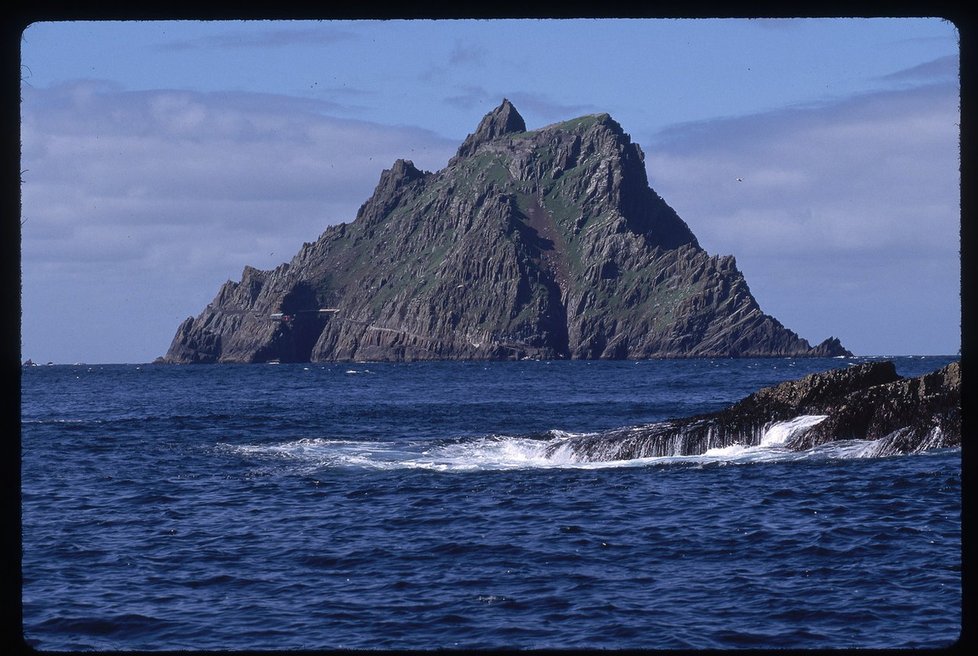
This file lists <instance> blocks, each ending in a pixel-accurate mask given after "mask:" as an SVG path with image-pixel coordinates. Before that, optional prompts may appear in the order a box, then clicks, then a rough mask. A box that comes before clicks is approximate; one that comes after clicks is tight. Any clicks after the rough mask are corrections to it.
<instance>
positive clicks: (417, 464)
mask: <svg viewBox="0 0 978 656" xmlns="http://www.w3.org/2000/svg"><path fill="white" fill-rule="evenodd" d="M948 361H949V359H947V358H926V359H919V358H914V359H911V358H900V359H898V360H897V368H898V371H899V372H900V373H901V374H902V375H919V374H920V373H924V372H926V371H931V370H933V369H936V368H938V367H940V366H943V365H944V364H946V363H947V362H948ZM848 362H849V361H847V360H821V359H817V360H782V359H774V360H717V361H709V360H691V361H652V362H639V363H633V362H600V363H599V362H595V363H585V362H553V363H546V362H513V363H415V364H400V365H395V364H373V363H369V364H334V365H320V364H307V365H278V366H272V365H251V366H232V365H219V366H218V365H215V366H201V367H193V366H187V367H175V366H148V365H142V366H135V365H114V366H103V365H99V366H84V365H78V366H54V367H36V368H25V369H24V371H23V377H22V397H23V400H22V432H21V444H22V475H23V485H22V512H23V546H24V549H23V552H24V553H23V611H24V635H25V637H26V640H27V642H28V644H31V645H33V646H35V647H38V648H40V649H44V650H78V649H81V650H86V649H88V650H116V649H126V650H129V649H136V650H147V649H207V650H215V649H233V650H240V649H329V648H380V649H410V648H439V647H447V648H550V647H554V648H582V647H583V648H610V649H622V648H650V649H656V648H700V647H703V648H730V647H775V648H784V647H829V648H843V647H883V648H887V647H934V646H944V645H947V644H949V643H951V642H953V641H954V640H955V639H956V638H957V636H958V634H959V632H960V628H961V521H960V507H961V505H960V504H961V464H960V452H959V451H958V450H950V451H947V450H945V451H939V452H933V453H928V454H923V455H918V456H899V457H891V458H866V457H859V454H860V453H861V452H862V451H864V450H861V445H860V444H859V443H841V444H836V445H832V446H829V447H823V448H821V449H816V450H813V451H810V452H803V453H789V452H786V451H784V450H783V449H779V447H778V445H777V443H776V440H773V443H772V444H771V445H770V446H765V447H764V448H755V449H746V450H744V449H740V450H738V449H728V450H724V451H722V452H717V453H711V454H707V455H705V456H697V457H671V458H648V459H643V460H639V461H628V462H610V463H609V462H605V463H601V462H598V463H583V462H576V461H574V459H573V458H571V457H568V456H567V455H566V454H564V455H561V452H560V451H559V450H557V451H556V452H555V453H554V455H552V456H549V457H548V456H547V455H546V453H547V451H546V449H545V448H544V447H545V446H546V445H547V444H551V443H553V442H554V441H559V440H562V439H566V437H568V436H572V435H575V434H578V433H581V432H589V431H597V430H602V429H608V428H617V427H622V426H629V425H635V424H640V423H643V422H651V421H658V420H662V419H666V418H669V417H679V416H685V415H689V414H694V413H698V412H706V411H712V410H716V409H719V408H720V407H723V406H724V405H726V404H729V403H731V402H733V401H736V400H738V399H739V398H741V397H743V396H745V395H746V394H748V393H750V392H752V391H755V390H756V389H757V388H759V387H761V386H764V385H769V384H773V383H776V382H779V381H782V380H787V379H792V378H797V377H800V376H802V375H804V374H805V373H808V372H811V371H817V370H824V369H827V368H832V367H838V366H845V365H846V364H848Z"/></svg>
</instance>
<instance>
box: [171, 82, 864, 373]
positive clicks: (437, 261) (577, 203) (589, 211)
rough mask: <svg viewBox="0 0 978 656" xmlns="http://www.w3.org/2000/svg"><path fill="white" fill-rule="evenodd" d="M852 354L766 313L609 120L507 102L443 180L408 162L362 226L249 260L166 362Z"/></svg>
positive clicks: (394, 171) (190, 323) (376, 198)
mask: <svg viewBox="0 0 978 656" xmlns="http://www.w3.org/2000/svg"><path fill="white" fill-rule="evenodd" d="M848 354H849V352H848V351H847V350H846V349H845V348H844V347H843V346H842V344H840V343H839V340H837V339H834V338H830V339H827V340H825V341H824V342H822V343H821V344H819V345H817V346H815V347H812V346H811V345H810V344H809V343H808V342H807V341H806V340H804V339H802V338H800V337H799V336H798V335H796V334H795V333H794V332H792V331H790V330H788V329H787V328H785V327H784V326H782V325H781V323H779V322H778V321H777V320H776V319H774V318H773V317H770V316H768V315H766V314H764V313H763V312H762V311H761V309H760V307H759V306H758V304H757V302H756V301H755V300H754V297H753V296H752V295H751V292H750V290H749V289H748V287H747V283H746V282H745V281H744V277H743V275H742V274H741V273H740V271H738V270H737V267H736V265H735V263H734V258H733V257H730V256H723V257H718V256H710V255H709V254H707V253H706V251H704V250H703V249H702V248H700V246H699V244H698V243H697V240H696V237H695V236H694V235H693V233H692V232H691V231H690V229H689V227H688V226H687V225H686V223H685V222H683V220H682V219H680V218H679V216H678V215H677V214H676V212H675V211H673V209H672V208H671V207H669V206H668V205H667V204H666V203H665V201H663V200H662V198H660V197H659V196H658V195H657V194H656V193H655V192H654V191H653V190H652V189H651V188H650V187H649V183H648V178H647V176H646V172H645V164H644V154H643V153H642V150H641V148H639V146H638V145H637V144H635V143H632V141H631V139H630V137H629V136H628V135H627V134H626V133H625V132H624V131H623V130H622V128H621V126H620V125H619V124H618V123H616V122H615V121H614V120H612V118H611V117H610V116H608V115H607V114H597V115H592V116H584V117H581V118H577V119H574V120H570V121H565V122H562V123H557V124H555V125H551V126H548V127H544V128H541V129H539V130H530V131H528V130H527V129H526V125H525V124H524V121H523V118H522V117H521V116H520V115H519V113H518V112H517V111H516V108H515V107H513V105H512V104H510V103H509V101H506V100H504V101H503V103H502V104H501V105H500V106H499V107H498V108H496V109H495V110H494V111H492V112H491V113H489V114H488V115H487V116H486V117H485V118H483V119H482V122H481V123H480V124H479V126H478V128H477V129H476V131H475V132H474V133H473V134H471V135H469V136H468V138H466V139H465V141H464V142H463V143H462V145H461V147H460V148H459V150H458V153H457V154H456V155H455V157H453V158H452V159H451V161H450V162H449V163H448V165H447V166H446V167H445V168H444V169H443V170H441V171H439V172H437V173H429V172H424V171H420V170H418V169H417V168H415V166H414V165H413V164H412V163H411V162H409V161H406V160H398V161H396V162H394V165H393V166H392V167H391V168H390V169H389V170H386V171H384V172H383V173H382V174H381V176H380V182H379V183H378V185H377V188H376V190H375V191H374V193H373V195H372V196H371V197H370V199H369V200H367V202H366V203H364V204H363V206H362V207H361V208H360V210H359V212H358V213H357V217H356V220H355V221H353V222H352V223H349V224H340V225H336V226H332V227H330V228H328V229H327V230H326V231H325V232H324V233H323V234H322V235H321V236H320V237H319V239H317V240H316V241H315V242H312V243H307V244H305V245H304V246H303V247H302V249H301V250H300V251H299V253H298V254H297V255H296V256H295V257H294V258H293V259H292V261H291V262H289V263H287V264H282V265H281V266H279V267H277V268H276V269H274V270H272V271H260V270H258V269H254V268H251V267H245V269H244V273H243V274H242V276H241V281H240V282H231V281H229V282H227V283H226V284H225V285H224V286H223V287H222V288H221V289H220V291H219V292H218V294H217V297H216V298H215V299H214V301H213V302H212V303H210V305H208V306H207V308H205V309H204V310H203V312H201V314H200V315H198V316H197V317H196V318H193V317H190V318H188V319H187V320H186V321H184V322H183V323H182V324H181V325H180V327H179V328H178V330H177V333H176V336H175V337H174V338H173V342H172V344H171V346H170V349H169V351H168V352H167V354H166V356H165V357H163V358H161V359H160V360H161V361H163V362H173V363H190V362H264V361H269V360H280V361H283V362H286V361H308V360H313V361H334V360H395V361H396V360H432V359H517V358H578V359H593V358H610V359H621V358H649V357H689V356H711V357H716V356H719V357H725V356H836V355H848Z"/></svg>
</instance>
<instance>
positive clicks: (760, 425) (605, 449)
mask: <svg viewBox="0 0 978 656" xmlns="http://www.w3.org/2000/svg"><path fill="white" fill-rule="evenodd" d="M785 422H790V423H787V424H786V423H785ZM776 424H780V426H779V427H778V428H779V429H780V430H781V433H780V437H782V439H783V440H784V441H783V442H780V441H779V444H778V445H779V446H784V447H786V448H789V449H793V450H802V449H808V448H811V447H815V446H819V445H822V444H826V443H828V442H834V441H838V440H875V442H874V443H873V444H872V446H871V447H868V448H867V451H866V455H874V456H881V455H893V454H899V453H917V452H921V451H925V450H927V449H933V448H944V447H955V446H960V444H961V364H960V363H959V362H952V363H951V364H949V365H947V366H946V367H944V368H942V369H939V370H937V371H934V372H931V373H929V374H926V375H924V376H920V377H919V378H901V377H900V376H898V375H897V373H896V368H895V367H894V365H893V363H892V362H873V363H869V364H860V365H854V366H851V367H849V368H846V369H835V370H832V371H827V372H824V373H817V374H811V375H809V376H806V377H804V378H802V379H800V380H795V381H788V382H785V383H781V384H780V385H777V386H775V387H767V388H764V389H762V390H760V391H758V392H756V393H754V394H751V395H750V396H748V397H746V398H745V399H743V400H741V401H739V402H738V403H736V404H734V405H732V406H730V407H729V408H726V409H724V410H721V411H719V412H714V413H709V414H703V415H697V416H694V417H688V418H685V419H677V420H673V421H666V422H660V423H656V424H650V425H648V426H638V427H634V428H624V429H618V430H612V431H606V432H603V433H597V434H593V435H584V436H578V437H575V438H571V439H570V440H569V441H566V442H561V443H555V444H553V445H551V446H550V452H551V453H553V452H554V451H556V450H558V449H570V451H571V452H572V453H573V454H574V455H575V456H576V457H577V458H579V459H582V460H589V461H607V460H629V459H634V458H647V457H652V456H670V455H700V454H703V453H706V451H708V450H709V449H714V448H724V447H729V446H733V445H741V446H757V445H759V444H761V442H762V439H763V438H764V436H765V435H766V434H768V431H769V429H771V428H772V427H774V426H775V425H776Z"/></svg>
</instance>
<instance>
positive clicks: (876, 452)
mask: <svg viewBox="0 0 978 656" xmlns="http://www.w3.org/2000/svg"><path fill="white" fill-rule="evenodd" d="M823 419H825V416H823V415H804V416H801V417H796V418H794V419H791V420H789V421H783V422H776V423H774V424H772V425H771V426H769V427H768V428H767V430H766V431H765V432H764V434H763V436H762V437H761V440H760V443H759V444H756V445H753V446H751V445H746V444H733V445H730V446H726V447H716V448H711V449H708V450H707V451H706V452H705V453H702V454H699V455H664V456H650V457H640V458H630V459H624V460H611V459H608V460H595V459H592V458H589V457H588V456H586V455H583V454H581V453H580V452H578V451H577V450H575V443H576V441H577V440H578V439H580V438H593V437H594V436H596V435H598V434H597V433H570V432H565V431H560V430H551V431H547V432H546V433H544V434H542V435H537V436H507V435H488V436H481V437H473V438H465V439H457V440H442V441H423V442H422V441H418V442H405V443H395V442H379V441H351V440H331V439H323V438H303V439H299V440H292V441H287V442H281V443H275V444H262V445H247V444H246V445H232V444H227V443H222V444H219V445H218V448H219V449H221V450H223V451H226V452H230V453H235V454H238V455H241V456H245V457H250V458H258V459H274V460H278V461H279V462H283V461H284V462H289V463H294V464H295V465H298V466H300V467H302V468H306V467H308V468H313V469H318V468H322V467H352V468H366V469H381V470H391V469H422V470H432V471H460V472H464V471H493V470H514V469H548V468H549V469H560V468H567V469H602V468H612V467H647V466H657V465H677V464H682V465H693V466H703V465H728V464H730V465H736V464H748V463H755V462H788V461H799V460H834V459H851V458H873V457H880V456H883V455H887V454H886V452H885V450H884V449H882V448H881V445H883V444H884V442H885V440H887V438H881V439H879V440H838V441H834V442H830V443H828V444H823V445H820V446H817V447H814V448H810V449H804V450H797V449H790V448H788V447H787V446H785V445H786V444H790V442H791V440H792V438H793V437H795V436H796V435H798V434H800V433H803V432H804V431H805V430H807V429H808V428H810V427H811V426H814V425H816V424H817V423H819V422H820V421H822V420H823Z"/></svg>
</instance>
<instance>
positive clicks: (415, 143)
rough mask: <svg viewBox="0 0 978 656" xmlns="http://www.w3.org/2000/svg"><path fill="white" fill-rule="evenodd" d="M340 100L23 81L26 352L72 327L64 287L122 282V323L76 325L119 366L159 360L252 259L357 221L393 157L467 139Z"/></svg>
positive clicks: (91, 289)
mask: <svg viewBox="0 0 978 656" xmlns="http://www.w3.org/2000/svg"><path fill="white" fill-rule="evenodd" d="M331 108H332V106H331V105H330V104H329V103H321V102H317V101H312V100H308V99H297V98H288V97H281V96H274V95H271V94H247V93H194V92H188V91H166V90H160V91H144V92H128V91H123V90H120V89H118V88H115V87H112V86H111V85H106V84H103V83H98V82H78V83H75V84H71V85H66V86H62V87H57V88H52V89H30V88H29V89H25V90H24V101H23V112H22V129H21V137H22V142H23V149H22V153H23V154H22V163H21V169H27V170H26V172H25V173H24V174H23V179H24V184H23V185H22V220H25V221H26V222H25V223H24V225H23V228H22V235H23V237H22V245H21V248H22V261H23V277H24V298H23V314H24V316H23V333H24V349H25V357H30V353H29V350H30V348H31V346H32V344H34V342H33V337H34V335H44V334H47V333H50V332H51V331H52V330H54V329H55V328H53V326H58V325H61V326H64V329H65V330H68V329H69V328H68V326H67V324H65V323H64V322H63V321H61V320H60V319H59V318H58V316H59V315H58V314H57V311H56V310H55V309H54V308H56V307H63V305H64V302H65V300H64V299H65V296H66V295H67V296H68V297H73V296H82V295H88V296H90V297H91V299H92V300H91V303H92V307H93V308H94V307H100V308H105V307H112V306H113V304H112V301H111V299H110V298H109V297H101V296H99V295H100V294H102V293H103V291H102V290H107V289H109V287H113V286H114V287H118V285H119V284H121V282H122V281H124V283H125V287H126V288H129V289H132V290H139V291H138V293H136V294H134V298H133V299H131V300H130V301H129V302H128V303H127V305H126V307H125V310H124V316H125V320H124V321H121V320H118V319H120V318H121V317H117V318H116V320H112V321H108V322H106V321H105V317H106V316H109V315H111V312H110V313H109V315H105V314H104V312H103V313H101V314H100V315H99V318H98V319H93V318H91V317H89V318H85V317H83V316H82V315H81V314H79V313H77V312H76V313H75V315H74V317H75V321H74V323H73V325H72V326H71V328H70V329H71V330H72V331H78V330H85V328H84V326H86V325H87V326H88V329H89V330H92V331H96V332H99V331H104V330H118V331H120V334H119V335H117V336H116V337H115V338H114V339H111V340H110V342H111V345H112V347H113V348H116V349H122V351H121V352H119V354H118V357H122V358H124V359H129V360H136V361H139V360H147V359H151V358H152V357H155V356H156V355H160V354H161V353H162V352H163V351H165V350H166V347H167V345H168V344H169V339H170V337H172V333H173V331H174V330H175V329H176V325H177V323H178V322H179V321H180V320H181V319H183V318H184V317H185V316H187V315H188V314H196V313H197V312H199V311H200V309H201V308H202V307H203V305H204V304H206V303H207V302H208V301H210V300H211V298H212V297H213V295H214V294H215V293H216V292H217V288H218V286H219V285H220V283H221V282H223V281H224V280H226V279H228V278H237V276H239V275H240V273H241V270H242V268H243V267H244V265H246V264H249V265H253V266H258V267H263V268H270V267H274V266H276V265H278V264H280V263H281V262H285V261H288V260H289V259H290V258H291V257H292V256H293V255H294V254H295V253H296V251H297V250H298V248H299V246H301V244H302V242H304V241H312V240H314V239H316V238H317V237H318V236H319V234H320V233H321V232H322V231H323V230H324V229H325V228H326V227H327V226H328V225H330V224H334V223H339V222H341V221H351V220H353V219H354V217H355V216H356V211H357V209H358V208H359V206H360V205H361V204H362V203H363V202H364V201H365V200H366V199H367V198H368V197H369V195H370V194H371V192H372V191H373V187H374V185H375V184H376V182H377V180H378V179H379V177H380V173H381V171H382V170H383V169H384V168H389V167H390V166H391V164H392V163H393V162H394V160H395V159H397V158H406V159H412V160H413V161H414V162H415V164H416V165H417V166H418V167H420V168H426V169H429V170H434V169H439V168H441V167H443V166H444V165H445V163H446V162H447V161H448V159H449V157H451V155H452V154H454V152H455V149H456V148H457V144H456V143H454V142H451V141H448V140H446V139H444V138H441V137H439V136H437V135H435V134H433V133H431V132H429V131H426V130H421V129H418V128H411V127H403V126H402V127H386V126H380V125H376V124H371V123H366V122H362V121H353V120H346V119H338V118H332V117H329V116H326V115H325V114H324V112H325V111H329V110H330V109H331ZM161 272H167V276H165V279H166V280H167V283H165V285H161V284H160V282H159V281H160V278H161ZM72 289H75V290H76V291H77V294H72V293H71V292H70V290H72ZM104 293H105V294H108V292H107V291H105V292H104ZM113 293H114V294H118V290H116V291H115V292H113ZM163 298H167V299H169V300H168V301H166V302H165V303H164V302H163V301H162V299H163ZM164 306H165V309H163V310H161V308H163V307H164ZM119 311H120V312H122V311H123V310H122V309H121V308H120V310H119ZM82 314H83V313H82ZM86 322H87V323H86ZM106 325H107V326H108V328H106V327H105V326H106ZM134 326H139V327H138V328H137V329H136V331H135V333H134V332H133V330H132V329H133V327H134ZM134 334H135V335H136V336H137V337H135V338H134V336H133V335H134ZM148 334H154V335H156V337H155V338H153V340H152V341H147V340H148V339H149V338H148V337H146V335H148ZM105 341H106V340H105V337H104V336H102V335H99V334H90V335H88V336H87V342H86V340H78V342H80V343H92V344H99V343H105ZM74 342H75V340H74V338H72V339H71V340H69V339H65V340H61V342H60V343H64V344H69V343H74ZM49 343H59V342H58V340H54V341H53V342H51V341H50V340H49ZM126 349H130V350H131V351H133V352H135V353H138V355H127V354H126V351H125V350H126ZM147 349H152V350H151V351H149V352H147ZM36 355H37V356H38V357H36V358H35V359H43V360H49V359H55V360H58V361H74V360H75V359H89V360H90V361H94V360H95V357H93V356H81V355H74V356H73V355H57V354H52V355H44V354H36ZM104 357H109V356H104ZM104 357H103V361H104ZM110 359H111V358H110Z"/></svg>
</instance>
